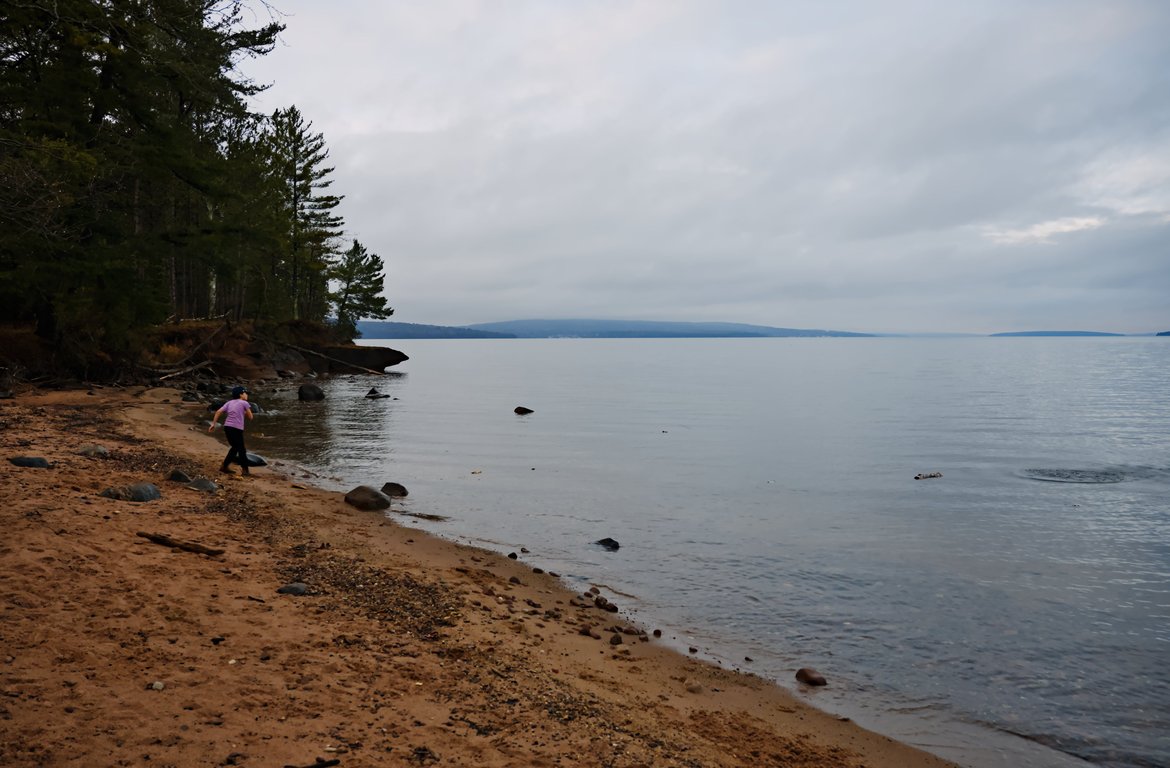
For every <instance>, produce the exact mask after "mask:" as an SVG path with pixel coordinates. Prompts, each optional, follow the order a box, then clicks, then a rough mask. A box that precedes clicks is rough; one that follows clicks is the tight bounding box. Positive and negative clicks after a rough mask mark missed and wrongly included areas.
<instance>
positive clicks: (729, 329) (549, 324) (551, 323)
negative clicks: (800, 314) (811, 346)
mask: <svg viewBox="0 0 1170 768" xmlns="http://www.w3.org/2000/svg"><path fill="white" fill-rule="evenodd" d="M468 328H473V329H476V330H480V331H491V332H495V333H508V334H511V335H513V336H516V337H518V338H522V339H547V338H586V339H665V338H676V339H697V338H759V337H782V336H785V337H786V336H797V337H823V336H851V337H852V336H866V337H868V336H873V335H874V334H870V333H851V332H849V331H822V330H811V329H804V328H774V327H772V326H768V325H746V324H744V323H683V322H663V321H656V320H509V321H505V322H500V323H477V324H474V325H469V326H468Z"/></svg>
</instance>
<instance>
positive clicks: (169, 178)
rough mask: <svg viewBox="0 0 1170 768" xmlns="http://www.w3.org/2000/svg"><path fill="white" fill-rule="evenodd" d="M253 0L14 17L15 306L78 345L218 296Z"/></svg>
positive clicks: (100, 343)
mask: <svg viewBox="0 0 1170 768" xmlns="http://www.w3.org/2000/svg"><path fill="white" fill-rule="evenodd" d="M244 8H245V6H244V3H243V2H242V0H234V1H233V0H139V1H138V2H126V3H111V2H105V1H104V0H53V1H50V0H28V1H27V2H22V3H19V4H17V3H9V4H6V7H5V10H4V16H3V21H4V23H3V24H0V320H8V321H29V320H31V321H34V322H35V324H36V327H37V329H38V332H39V333H40V334H41V335H43V336H45V337H46V338H49V339H51V340H53V341H55V342H57V344H58V346H68V345H72V346H73V347H74V348H76V351H78V352H79V353H85V352H86V351H87V350H88V351H89V352H92V351H95V350H103V351H105V352H113V353H116V354H117V353H122V352H125V351H126V348H127V347H126V345H127V343H128V341H129V338H130V331H131V330H132V329H133V328H134V327H136V326H140V325H144V324H147V323H151V322H156V321H158V320H161V319H162V318H163V317H165V316H166V315H167V314H168V313H169V312H181V313H200V312H202V311H204V310H205V309H206V308H207V307H208V306H209V300H210V291H209V284H210V279H209V275H210V272H209V270H210V269H211V268H212V267H213V266H214V265H215V264H216V262H217V260H218V258H219V256H218V248H217V245H218V241H219V238H220V233H219V232H218V231H217V222H216V220H215V218H214V216H213V215H212V213H211V212H212V211H213V210H214V209H215V207H216V205H218V204H219V203H220V202H222V201H223V200H226V199H227V197H228V193H229V186H228V184H229V182H230V178H229V176H230V175H229V167H228V164H227V159H226V157H225V153H224V151H223V147H224V144H225V142H224V136H225V131H227V130H228V129H229V127H230V126H231V125H232V124H234V123H238V122H246V121H247V120H248V119H249V118H248V115H247V110H246V107H245V103H244V98H245V97H246V96H248V95H250V94H252V93H255V92H256V90H257V88H256V87H255V86H253V85H252V84H251V83H249V82H247V81H246V80H243V79H241V78H239V77H238V76H236V75H235V73H234V71H233V69H234V66H235V62H236V60H237V59H238V58H239V57H240V56H247V55H260V54H263V53H265V52H267V51H268V50H270V49H271V47H272V45H273V43H274V41H275V39H276V35H277V34H278V33H279V32H280V30H281V29H282V27H281V25H279V24H269V25H266V26H264V27H261V28H259V29H255V30H249V29H245V28H244V26H243V23H242V16H243V11H244Z"/></svg>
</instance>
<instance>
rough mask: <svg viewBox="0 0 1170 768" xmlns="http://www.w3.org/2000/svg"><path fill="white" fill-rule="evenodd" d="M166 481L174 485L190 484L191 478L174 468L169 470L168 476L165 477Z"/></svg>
mask: <svg viewBox="0 0 1170 768" xmlns="http://www.w3.org/2000/svg"><path fill="white" fill-rule="evenodd" d="M167 480H171V481H172V482H176V483H189V482H191V476H190V475H188V474H187V473H186V472H184V471H183V470H181V469H178V468H177V467H176V468H175V469H172V470H171V473H170V474H169V475H167Z"/></svg>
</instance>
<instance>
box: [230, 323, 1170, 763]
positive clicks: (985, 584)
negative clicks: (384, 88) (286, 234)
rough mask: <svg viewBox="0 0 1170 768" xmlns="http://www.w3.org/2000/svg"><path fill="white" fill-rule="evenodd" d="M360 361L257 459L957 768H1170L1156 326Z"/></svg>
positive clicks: (538, 343) (293, 409) (543, 346)
mask: <svg viewBox="0 0 1170 768" xmlns="http://www.w3.org/2000/svg"><path fill="white" fill-rule="evenodd" d="M362 343H366V344H375V345H384V346H392V347H394V348H396V349H401V350H402V351H404V352H406V353H407V354H408V355H409V356H410V358H411V359H410V360H409V361H408V362H406V363H403V364H402V365H400V366H397V367H396V368H394V369H391V370H392V371H394V373H393V374H392V375H390V376H387V377H385V378H380V377H354V378H348V377H346V378H337V379H332V380H329V381H325V382H322V384H323V386H324V387H325V388H326V392H327V398H328V399H327V400H326V401H325V402H323V403H300V402H297V400H296V386H295V384H293V385H284V386H282V387H280V388H279V389H278V390H268V389H265V388H258V389H257V390H256V391H255V392H254V396H253V400H254V401H256V402H258V403H260V404H261V405H262V406H263V407H264V408H266V409H269V410H270V411H272V412H271V413H270V414H268V415H266V416H263V417H261V418H259V419H257V420H256V421H255V422H253V425H252V426H251V427H250V429H251V432H250V437H249V448H250V449H251V450H253V451H256V452H258V453H264V454H267V455H268V456H269V458H273V457H277V458H283V459H287V460H290V461H294V462H297V463H300V464H303V465H305V466H307V467H310V468H312V469H315V470H317V471H319V472H321V473H323V474H324V475H325V476H326V477H327V478H328V479H327V480H326V481H325V484H326V485H327V486H332V487H335V488H337V489H339V490H348V489H349V488H351V487H353V486H355V485H359V484H369V485H374V486H376V487H380V486H381V485H382V483H383V482H386V481H396V482H400V483H402V484H404V485H406V486H407V488H408V489H409V490H410V496H409V497H407V498H406V499H405V500H404V502H405V503H403V504H397V503H396V504H395V512H399V511H406V512H413V513H424V514H437V515H444V516H446V517H447V518H449V519H448V520H446V521H442V522H423V521H419V520H417V519H415V518H409V517H404V516H400V515H398V514H394V515H393V516H394V517H395V518H396V519H399V520H401V521H402V522H403V523H404V524H405V525H410V526H414V527H418V528H422V529H425V530H427V531H429V532H432V533H435V534H438V535H441V536H445V537H447V538H451V539H456V540H460V541H467V542H471V543H474V544H477V545H480V546H485V547H487V548H490V549H494V550H498V551H500V552H513V551H515V552H519V551H520V549H521V547H525V548H527V549H528V550H529V551H530V552H529V553H528V554H524V555H522V559H524V560H525V561H526V562H528V563H529V564H531V565H533V566H540V567H542V568H545V569H547V570H553V571H556V572H559V573H561V574H562V575H563V576H564V578H565V580H566V581H568V582H569V583H570V584H571V585H573V586H576V587H585V586H587V585H589V584H598V585H604V586H603V589H604V590H606V594H607V595H608V596H609V597H611V598H612V599H613V600H614V601H615V602H617V603H618V604H619V605H620V606H621V607H622V609H623V613H626V614H627V615H630V616H631V617H632V618H633V619H634V620H636V621H638V622H640V623H642V624H643V625H644V626H646V627H648V628H655V627H660V628H662V629H663V632H664V638H665V639H667V640H669V641H670V642H671V643H672V644H674V645H677V646H678V647H681V648H683V649H684V652H685V648H686V647H687V646H696V647H698V648H700V649H701V651H702V654H703V655H705V656H706V657H707V658H710V659H713V660H715V661H717V662H719V663H721V664H723V665H724V666H727V667H735V668H740V669H743V670H744V671H750V672H753V673H756V674H759V675H762V676H764V677H768V678H771V679H775V680H777V681H778V682H779V684H781V685H783V686H785V687H790V688H793V689H797V684H796V683H795V682H794V681H793V680H792V677H793V673H794V672H795V670H796V668H798V667H801V666H812V667H815V668H817V669H818V670H820V671H821V672H822V673H824V674H825V676H826V677H827V678H828V679H829V686H828V687H827V688H823V689H815V690H803V691H802V690H797V695H799V696H801V697H803V698H805V699H807V700H809V701H811V702H812V703H814V704H815V705H817V706H819V707H821V708H823V709H827V710H829V711H832V712H837V713H840V714H843V715H847V716H850V717H852V718H854V719H855V720H857V721H858V722H860V723H861V724H863V725H865V726H867V727H870V728H872V729H874V730H878V731H880V732H883V733H886V734H889V735H891V736H893V737H895V738H898V739H900V740H903V741H907V742H909V743H912V744H916V745H919V746H921V747H923V748H925V749H927V750H928V751H932V752H935V753H936V754H940V755H942V756H944V757H947V758H950V759H952V760H956V761H958V762H960V763H962V764H964V765H967V766H973V767H974V768H989V767H991V766H1036V767H1041V768H1047V767H1049V766H1054V767H1058V768H1059V767H1063V766H1078V765H1086V764H1087V763H1086V762H1085V761H1088V762H1090V763H1092V764H1096V765H1108V766H1167V765H1170V386H1168V384H1170V339H1161V338H959V339H831V338H825V339H685V340H684V339H678V340H675V339H629V340H625V339H623V340H609V339H534V340H511V339H509V340H475V341H462V340H459V341H455V340H425V341H422V340H395V341H378V340H366V341H363V342H362ZM370 387H377V388H378V390H379V391H381V392H383V393H385V394H389V395H392V397H393V399H381V400H367V399H366V398H364V397H363V396H364V395H365V393H366V392H367V391H368V390H369V388H370ZM518 405H524V406H527V407H529V408H532V409H534V411H535V412H534V413H533V414H531V415H527V416H517V415H515V414H514V413H513V409H514V408H515V407H516V406H518ZM926 472H941V473H943V477H941V478H937V479H930V480H915V479H914V476H915V475H916V474H918V473H926ZM606 536H609V537H612V538H614V539H617V540H618V541H619V542H621V549H620V550H618V551H616V552H607V551H605V550H603V549H602V548H600V547H598V546H596V545H594V544H593V543H592V542H594V541H596V540H597V539H600V538H602V537H606ZM745 657H751V659H752V661H751V662H748V661H746V660H745Z"/></svg>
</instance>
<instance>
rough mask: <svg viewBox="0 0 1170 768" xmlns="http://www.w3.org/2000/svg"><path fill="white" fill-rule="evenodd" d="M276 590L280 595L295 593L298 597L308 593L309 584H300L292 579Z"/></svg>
mask: <svg viewBox="0 0 1170 768" xmlns="http://www.w3.org/2000/svg"><path fill="white" fill-rule="evenodd" d="M276 592H277V594H281V595H296V596H297V597H300V596H301V595H307V594H309V585H308V584H302V583H301V582H299V581H294V582H293V583H291V584H285V585H284V586H283V587H281V588H280V589H278V590H276Z"/></svg>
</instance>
